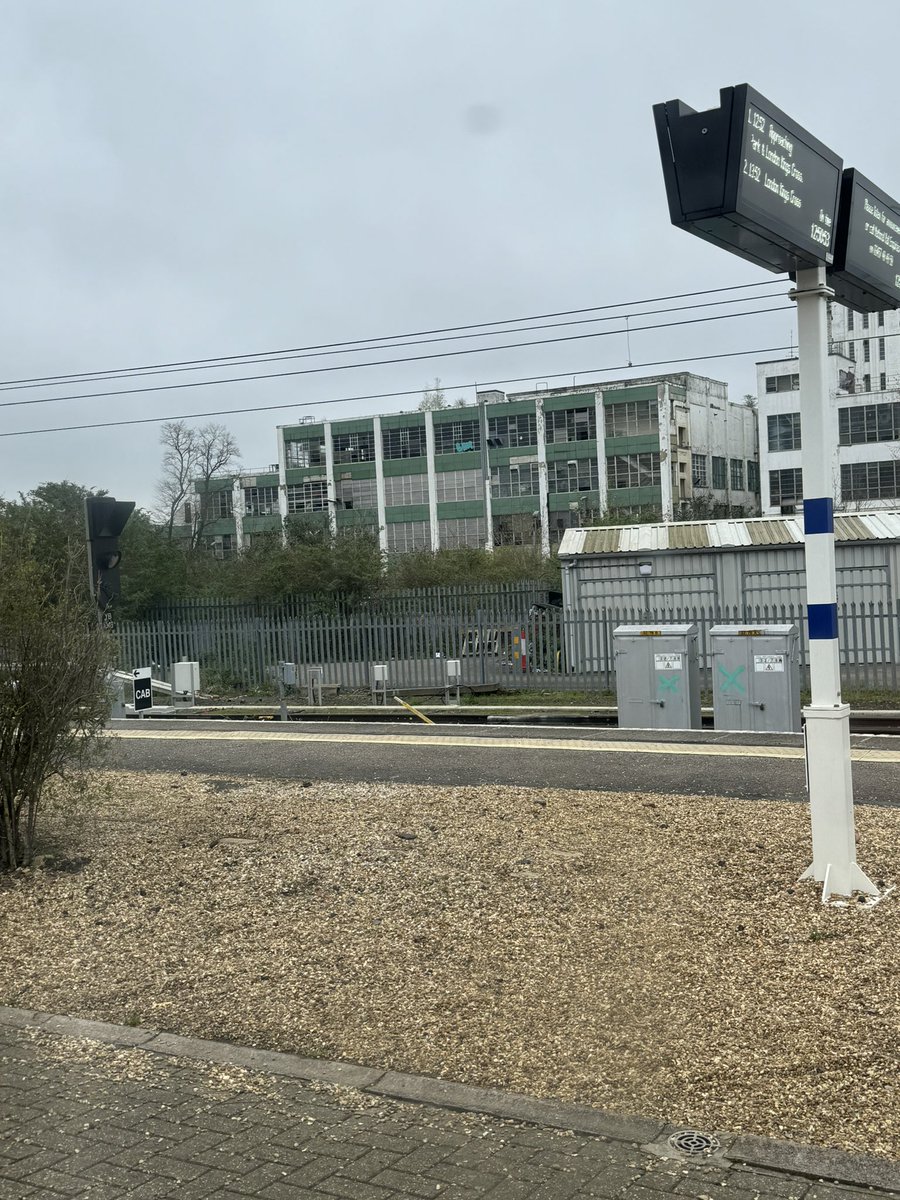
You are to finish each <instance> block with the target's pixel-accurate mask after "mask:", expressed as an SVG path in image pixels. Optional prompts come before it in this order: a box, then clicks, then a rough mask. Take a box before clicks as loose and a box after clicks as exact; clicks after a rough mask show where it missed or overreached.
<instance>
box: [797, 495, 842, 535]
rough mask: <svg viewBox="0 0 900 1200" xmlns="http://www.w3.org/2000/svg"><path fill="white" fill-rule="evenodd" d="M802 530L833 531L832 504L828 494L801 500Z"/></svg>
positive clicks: (807, 531)
mask: <svg viewBox="0 0 900 1200" xmlns="http://www.w3.org/2000/svg"><path fill="white" fill-rule="evenodd" d="M803 532H804V533H834V504H833V502H832V499H831V497H830V496H825V497H824V498H823V499H821V500H804V501H803Z"/></svg>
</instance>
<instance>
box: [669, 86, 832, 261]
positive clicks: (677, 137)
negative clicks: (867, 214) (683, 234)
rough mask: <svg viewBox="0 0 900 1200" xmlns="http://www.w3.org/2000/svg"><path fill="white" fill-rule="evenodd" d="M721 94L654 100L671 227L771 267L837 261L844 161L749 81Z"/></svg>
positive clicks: (724, 89) (723, 89)
mask: <svg viewBox="0 0 900 1200" xmlns="http://www.w3.org/2000/svg"><path fill="white" fill-rule="evenodd" d="M719 96H720V102H719V107H718V108H714V109H709V110H708V111H706V112H695V111H694V110H693V109H692V108H689V107H688V106H687V105H686V104H684V103H683V102H682V101H681V100H671V101H668V102H667V103H665V104H657V105H654V108H653V113H654V118H655V121H656V132H657V139H658V141H659V150H660V157H661V159H662V166H663V175H664V177H665V182H666V193H667V196H668V200H669V213H670V216H671V218H672V222H673V224H675V225H678V226H680V227H681V228H684V229H688V230H689V231H690V232H691V233H694V234H696V235H697V236H698V237H701V238H703V239H704V240H706V241H709V242H712V243H713V244H715V245H718V246H722V247H723V248H724V249H726V250H729V251H731V253H733V254H737V255H739V256H740V257H741V258H746V259H748V260H749V261H750V262H754V263H757V264H758V265H759V266H762V267H766V268H768V269H769V270H770V271H776V272H782V271H797V270H801V269H803V268H806V267H815V266H818V265H820V264H821V263H825V264H829V265H830V264H831V262H832V260H833V257H834V243H835V237H836V232H837V215H838V196H839V192H840V186H841V168H842V163H841V159H840V158H839V156H838V155H837V154H835V153H834V151H833V150H830V149H829V148H828V147H827V146H825V145H823V144H822V143H821V142H820V141H818V139H817V138H814V137H813V136H812V134H811V133H809V132H808V131H807V130H805V129H804V128H803V127H802V126H801V125H798V124H797V122H796V121H793V120H791V118H790V117H788V116H787V115H786V114H785V113H783V112H782V111H781V110H780V109H779V108H776V106H775V105H774V104H772V103H771V102H770V101H768V100H766V98H765V97H764V96H761V95H760V94H759V93H758V92H757V91H755V90H754V89H753V88H751V87H750V86H749V85H748V84H746V83H742V84H738V85H737V86H736V87H729V88H722V89H721V91H720V93H719Z"/></svg>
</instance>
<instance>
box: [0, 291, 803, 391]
mask: <svg viewBox="0 0 900 1200" xmlns="http://www.w3.org/2000/svg"><path fill="white" fill-rule="evenodd" d="M771 299H773V297H772V296H738V297H736V298H734V299H731V300H707V301H705V302H704V303H702V304H678V305H674V306H673V307H672V308H656V309H645V310H642V311H638V312H633V313H627V314H624V315H623V314H622V313H614V314H613V315H611V316H607V317H581V318H579V319H578V320H575V321H552V322H550V323H549V324H543V325H520V326H519V327H518V328H513V329H481V330H479V331H478V332H476V333H458V334H448V335H447V336H443V337H434V338H433V337H419V338H415V339H414V340H412V341H409V342H392V343H390V344H389V345H383V346H373V345H360V346H353V347H349V348H348V349H345V350H309V351H306V350H304V351H302V352H298V353H296V354H293V353H284V354H277V353H276V352H274V351H269V352H268V353H269V354H270V355H272V357H268V358H256V359H254V358H250V357H249V356H248V357H247V358H245V360H244V361H243V362H241V364H240V365H241V366H242V367H252V366H266V365H268V364H269V363H278V362H293V361H295V360H297V359H305V358H331V357H334V356H336V355H345V354H366V353H368V352H370V351H373V350H402V349H405V348H407V347H410V346H428V345H432V344H435V343H441V342H463V341H469V340H471V339H472V338H483V337H503V336H505V335H506V334H512V333H538V332H540V331H541V330H545V329H561V328H568V327H570V326H572V325H592V324H604V323H607V322H610V321H625V322H626V327H625V328H623V329H619V330H614V331H613V332H618V333H626V332H640V330H641V328H644V327H643V326H640V325H637V326H628V325H627V322H628V321H630V320H634V319H637V318H640V317H656V316H663V315H666V314H668V313H675V312H691V311H693V310H695V309H699V308H722V307H726V306H728V305H735V304H749V303H751V302H755V301H757V300H771ZM785 307H787V306H785ZM734 315H735V316H740V315H742V314H741V313H735V314H734ZM548 340H549V339H548ZM233 365H234V363H232V362H230V361H222V362H212V363H210V364H209V365H208V366H205V367H194V366H172V367H158V368H157V367H153V368H147V369H144V370H141V369H140V368H137V367H135V368H130V370H129V372H128V373H127V374H120V375H115V374H101V373H99V372H97V373H94V374H93V375H92V376H91V377H90V378H89V379H86V380H85V382H89V383H113V382H115V381H116V380H119V379H143V378H147V377H154V376H157V375H176V374H183V373H185V372H192V371H201V370H202V371H213V370H217V369H219V368H226V367H230V366H233ZM75 382H77V381H76V380H75V379H73V378H71V377H68V378H63V379H61V380H60V381H59V382H57V383H51V384H46V383H41V382H35V383H15V384H8V385H3V384H0V392H18V391H31V390H33V389H34V388H43V387H48V386H50V387H65V386H67V385H69V384H71V383H75ZM60 398H61V399H65V397H60ZM9 403H10V404H12V403H15V401H10V402H9ZM22 403H25V402H24V401H23V402H22ZM3 406H4V405H3V403H2V402H0V407H3Z"/></svg>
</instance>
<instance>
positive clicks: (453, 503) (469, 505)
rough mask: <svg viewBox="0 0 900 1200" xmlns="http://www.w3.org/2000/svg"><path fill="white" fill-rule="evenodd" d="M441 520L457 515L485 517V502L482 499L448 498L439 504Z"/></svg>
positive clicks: (450, 518) (438, 512) (439, 518)
mask: <svg viewBox="0 0 900 1200" xmlns="http://www.w3.org/2000/svg"><path fill="white" fill-rule="evenodd" d="M437 514H438V520H439V521H449V520H453V519H454V518H457V517H483V516H484V503H483V502H482V501H481V500H447V501H445V502H443V503H441V504H439V505H438V506H437Z"/></svg>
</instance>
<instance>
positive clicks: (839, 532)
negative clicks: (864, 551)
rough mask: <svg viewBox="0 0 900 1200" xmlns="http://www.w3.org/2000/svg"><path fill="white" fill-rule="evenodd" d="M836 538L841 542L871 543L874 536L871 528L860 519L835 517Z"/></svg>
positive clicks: (855, 517)
mask: <svg viewBox="0 0 900 1200" xmlns="http://www.w3.org/2000/svg"><path fill="white" fill-rule="evenodd" d="M834 538H835V541H840V542H870V541H871V540H872V534H871V532H870V526H869V525H866V523H865V521H861V520H860V518H859V517H857V516H852V517H849V516H847V517H835V519H834Z"/></svg>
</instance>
